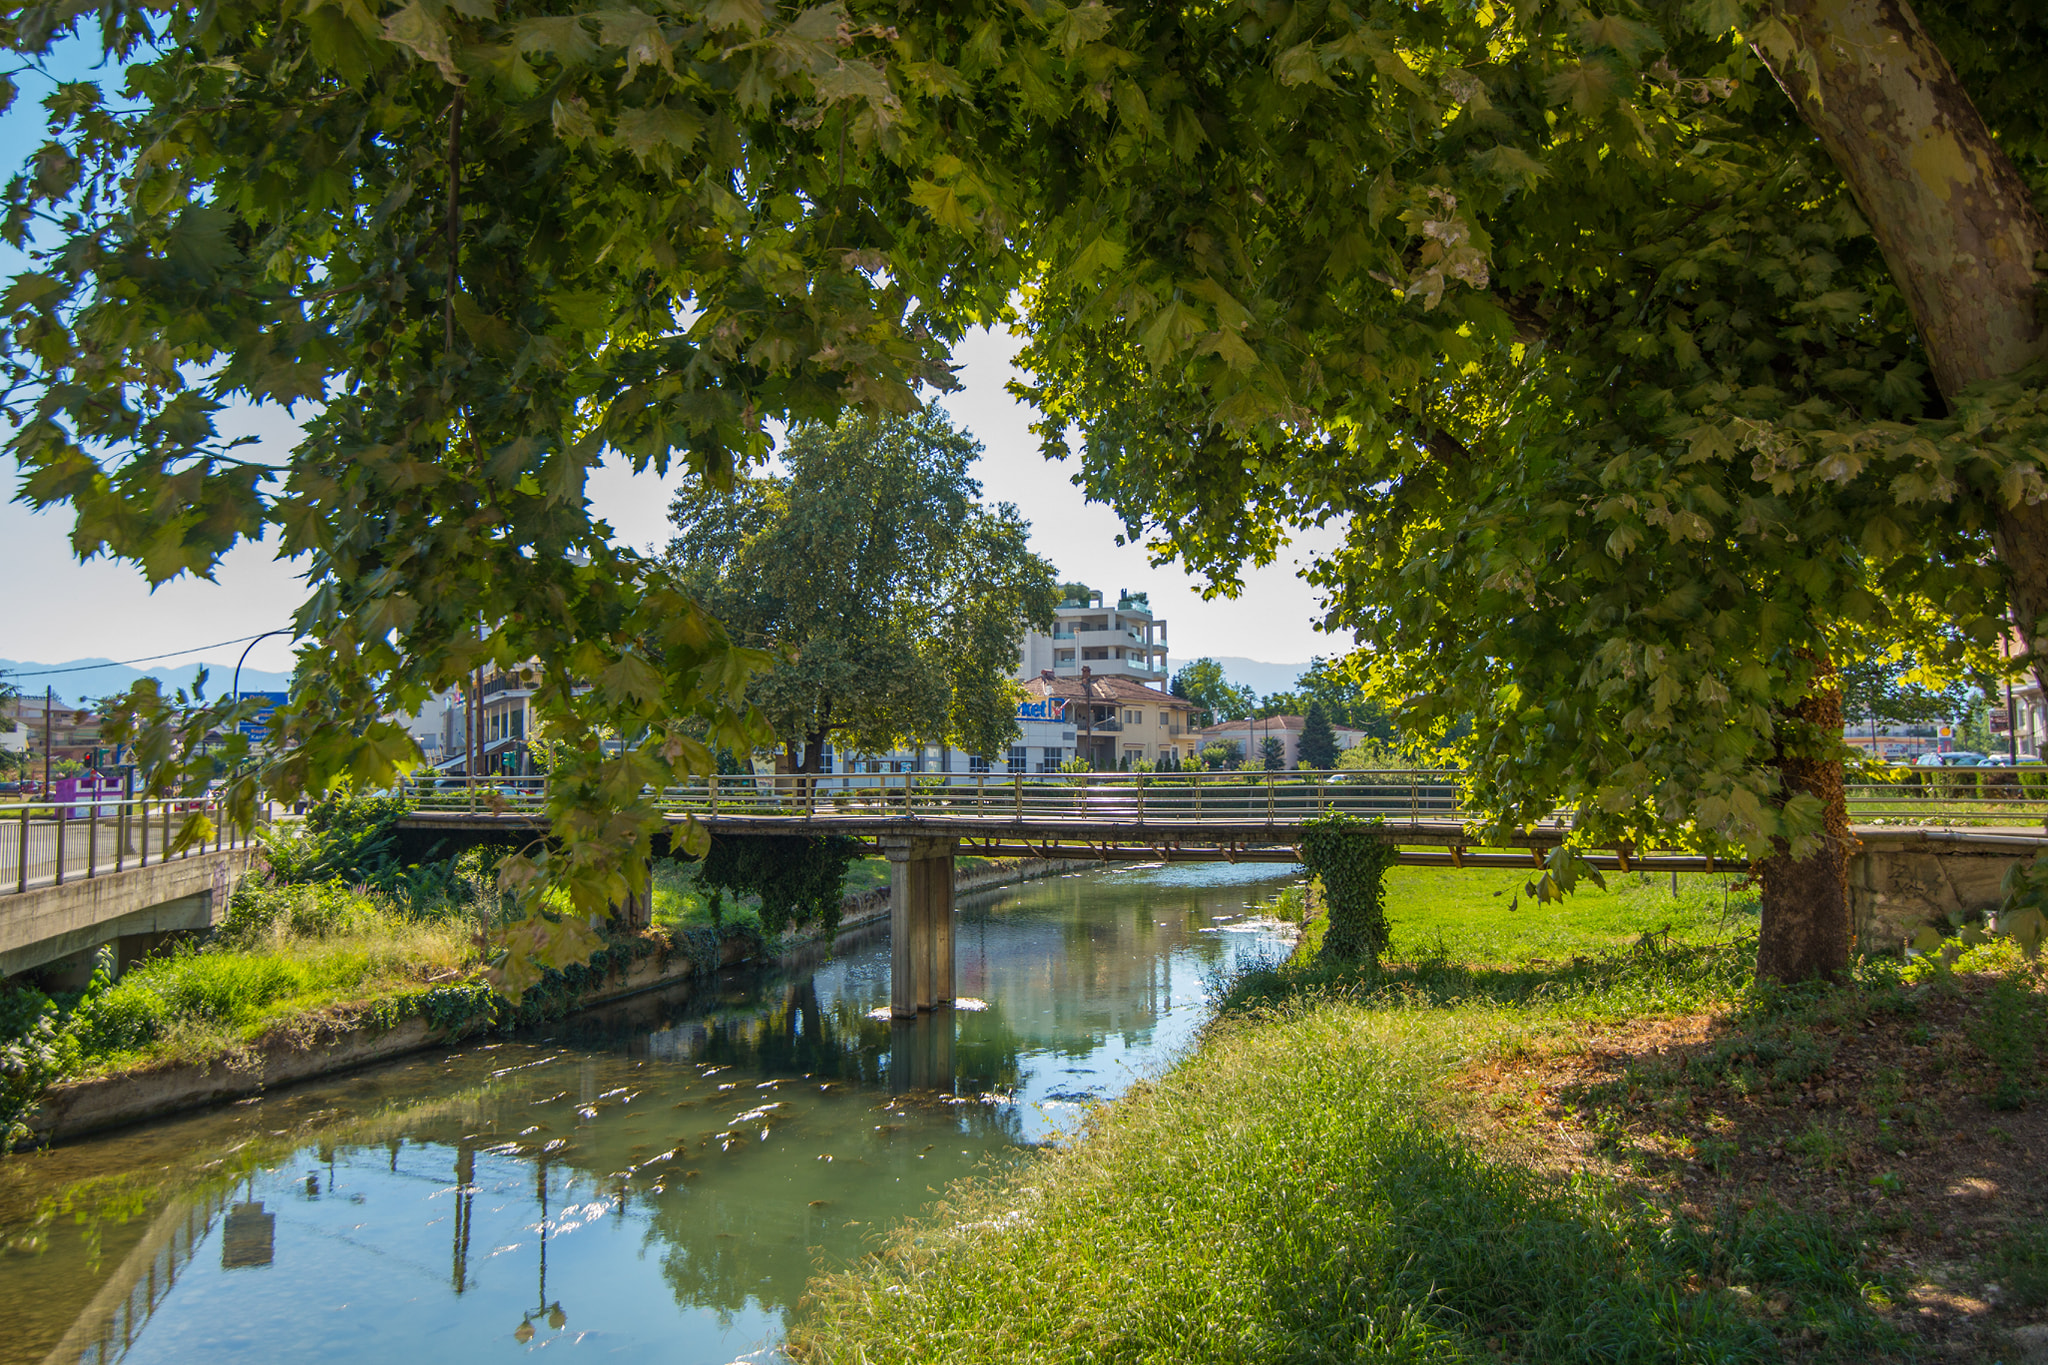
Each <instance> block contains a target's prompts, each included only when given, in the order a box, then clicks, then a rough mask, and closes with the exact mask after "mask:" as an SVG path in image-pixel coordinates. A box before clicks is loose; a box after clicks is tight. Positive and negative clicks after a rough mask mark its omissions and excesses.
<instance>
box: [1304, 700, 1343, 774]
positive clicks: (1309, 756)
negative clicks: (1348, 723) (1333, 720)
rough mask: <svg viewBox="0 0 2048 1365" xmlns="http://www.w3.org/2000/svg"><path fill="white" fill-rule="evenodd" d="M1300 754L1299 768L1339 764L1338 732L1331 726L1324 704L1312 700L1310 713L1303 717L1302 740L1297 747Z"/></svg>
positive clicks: (1316, 767) (1309, 705)
mask: <svg viewBox="0 0 2048 1365" xmlns="http://www.w3.org/2000/svg"><path fill="white" fill-rule="evenodd" d="M1295 753H1296V754H1297V755H1298V756H1299V760H1300V761H1299V762H1297V763H1296V764H1295V766H1296V767H1297V768H1314V769H1323V768H1334V767H1336V766H1337V732H1336V731H1335V730H1333V729H1331V728H1330V717H1329V714H1328V713H1327V712H1326V711H1324V710H1323V704H1322V703H1321V702H1319V701H1312V702H1310V703H1309V704H1308V714H1307V715H1306V716H1304V717H1302V722H1301V742H1300V744H1299V745H1297V746H1296V748H1295Z"/></svg>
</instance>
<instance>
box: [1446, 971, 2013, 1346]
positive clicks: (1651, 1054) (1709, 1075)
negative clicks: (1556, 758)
mask: <svg viewBox="0 0 2048 1365" xmlns="http://www.w3.org/2000/svg"><path fill="white" fill-rule="evenodd" d="M2044 1023H2048V993H2044V992H2043V990H2042V989H2041V988H2040V986H2039V984H2038V983H2037V982H2030V981H2027V980H2025V979H2017V978H1995V977H1988V976H1974V977H1972V976H1956V977H1952V978H1949V979H1947V980H1943V981H1938V982H1930V983H1925V984H1922V985H1919V986H1912V987H1907V986H1886V987H1880V988H1874V989H1873V988H1862V987H1857V988H1844V989H1843V990H1840V991H1836V992H1829V993H1827V994H1826V995H1824V996H1817V997H1812V998H1809V999H1807V1000H1806V1001H1804V1002H1801V1003H1800V1004H1798V1005H1797V1006H1796V1007H1783V1006H1781V1007H1779V1008H1777V1009H1775V1010H1771V1011H1753V1012H1748V1013H1744V1012H1727V1013H1720V1014H1707V1015H1695V1016H1690V1017H1685V1018H1674V1019H1658V1020H1648V1021H1640V1022H1634V1023H1629V1024H1622V1025H1613V1026H1601V1027H1589V1028H1587V1029H1585V1030H1582V1031H1580V1032H1578V1033H1576V1034H1574V1035H1572V1036H1570V1037H1567V1038H1561V1039H1552V1040H1548V1041H1538V1042H1534V1043H1528V1044H1523V1045H1521V1046H1518V1047H1517V1048H1515V1049H1513V1050H1511V1051H1510V1052H1509V1053H1507V1054H1504V1055H1501V1056H1498V1057H1495V1058H1492V1059H1490V1060H1488V1061H1486V1062H1484V1063H1481V1064H1478V1065H1475V1066H1472V1067H1470V1068H1468V1069H1467V1070H1466V1071H1464V1072H1463V1073H1461V1075H1460V1076H1459V1078H1458V1080H1457V1088H1458V1090H1459V1091H1460V1093H1461V1094H1462V1095H1463V1096H1464V1097H1465V1099H1466V1100H1467V1101H1469V1102H1470V1104H1471V1110H1470V1112H1471V1113H1472V1114H1473V1115H1474V1116H1475V1117H1476V1119H1477V1121H1478V1123H1479V1124H1480V1127H1481V1129H1482V1131H1483V1132H1484V1134H1485V1136H1486V1137H1487V1139H1488V1140H1489V1141H1490V1142H1492V1143H1494V1144H1496V1145H1504V1146H1507V1147H1509V1148H1511V1149H1512V1150H1513V1151H1514V1152H1515V1153H1516V1154H1517V1155H1518V1156H1519V1157H1521V1158H1522V1159H1523V1160H1526V1161H1529V1162H1530V1163H1532V1164H1534V1165H1536V1166H1538V1167H1539V1168H1542V1169H1548V1170H1553V1171H1556V1172H1557V1173H1559V1174H1565V1173H1567V1172H1578V1171H1587V1172H1598V1173H1601V1174H1605V1175H1610V1176H1615V1177H1618V1178H1621V1179H1623V1180H1625V1181H1628V1182H1630V1183H1632V1184H1634V1185H1635V1186H1636V1187H1637V1188H1639V1189H1640V1190H1641V1191H1642V1192H1644V1193H1645V1194H1648V1195H1651V1196H1652V1197H1654V1198H1657V1199H1658V1200H1660V1201H1662V1202H1664V1203H1666V1204H1667V1205H1670V1206H1674V1207H1677V1208H1681V1209H1683V1210H1685V1211H1686V1212H1687V1213H1688V1214H1690V1215H1691V1216H1693V1217H1695V1218H1700V1219H1707V1218H1711V1217H1712V1216H1713V1215H1714V1214H1715V1213H1716V1212H1717V1211H1719V1210H1722V1209H1725V1208H1726V1207H1727V1206H1729V1205H1734V1206H1736V1207H1740V1208H1744V1209H1748V1208H1753V1207H1756V1206H1758V1205H1759V1204H1763V1203H1766V1202H1775V1203H1776V1204H1778V1205H1781V1206H1783V1207H1784V1208H1786V1209H1788V1210H1793V1211H1797V1212H1804V1213H1808V1214H1812V1215H1817V1216H1819V1217H1821V1218H1824V1219H1825V1220H1826V1221H1827V1222H1828V1223H1829V1224H1830V1225H1831V1226H1834V1227H1836V1228H1839V1229H1842V1230H1844V1231H1845V1232H1853V1234H1854V1235H1855V1236H1856V1237H1857V1239H1858V1240H1859V1242H1860V1244H1861V1245H1862V1247H1863V1248H1864V1250H1865V1255H1866V1259H1865V1266H1866V1270H1867V1272H1868V1273H1869V1274H1870V1276H1871V1277H1872V1281H1873V1283H1874V1284H1875V1285H1876V1286H1877V1294H1876V1296H1877V1297H1881V1298H1883V1299H1888V1300H1889V1306H1888V1307H1886V1308H1885V1309H1884V1311H1885V1312H1886V1313H1887V1315H1888V1316H1890V1317H1891V1318H1892V1320H1893V1321H1894V1322H1895V1323H1896V1325H1898V1326H1900V1327H1901V1328H1903V1329H1905V1330H1907V1331H1909V1332H1910V1333H1911V1334H1912V1336H1913V1337H1914V1338H1915V1339H1917V1340H1918V1342H1919V1343H1920V1344H1921V1346H1922V1347H1923V1348H1924V1349H1925V1350H1926V1351H1927V1353H1928V1354H1929V1355H1931V1356H1934V1357H1937V1358H1941V1359H1950V1360H1984V1361H1993V1360H2003V1361H2006V1362H2009V1365H2019V1362H2022V1361H2033V1360H2037V1359H2038V1360H2040V1361H2042V1362H2048V1070H2044V1066H2043V1062H2044V1060H2048V1059H2044V1052H2048V1037H2044ZM1787 1345H1788V1347H1791V1348H1793V1350H1792V1353H1793V1354H1797V1350H1796V1343H1789V1342H1788V1343H1787Z"/></svg>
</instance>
